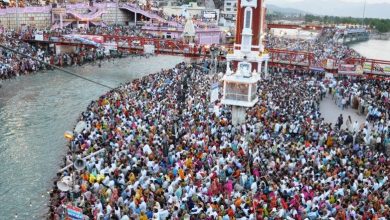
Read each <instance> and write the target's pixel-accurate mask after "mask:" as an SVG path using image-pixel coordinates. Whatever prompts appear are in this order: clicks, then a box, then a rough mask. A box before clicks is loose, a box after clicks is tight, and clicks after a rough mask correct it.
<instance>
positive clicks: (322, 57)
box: [266, 28, 361, 67]
mask: <svg viewBox="0 0 390 220" xmlns="http://www.w3.org/2000/svg"><path fill="white" fill-rule="evenodd" d="M337 36H339V29H337V28H324V29H323V30H322V31H321V33H320V34H319V35H318V36H316V37H314V38H309V39H297V38H288V37H285V36H276V35H272V34H268V35H267V39H266V47H267V48H279V49H286V50H290V51H307V52H311V53H313V55H314V62H315V65H317V66H318V67H321V66H322V67H324V66H325V65H326V61H327V60H328V59H332V60H333V61H334V65H338V64H339V62H340V61H342V60H344V59H347V58H360V57H361V56H360V55H359V54H358V53H357V52H356V51H354V50H353V49H352V48H350V47H348V46H347V45H344V44H342V43H341V42H339V40H338V37H337ZM285 56H288V55H285ZM299 57H300V56H297V59H299ZM301 57H302V59H304V56H303V55H302V56H301ZM283 59H285V60H288V59H289V58H288V57H284V58H283Z"/></svg>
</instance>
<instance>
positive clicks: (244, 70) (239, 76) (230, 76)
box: [222, 0, 269, 125]
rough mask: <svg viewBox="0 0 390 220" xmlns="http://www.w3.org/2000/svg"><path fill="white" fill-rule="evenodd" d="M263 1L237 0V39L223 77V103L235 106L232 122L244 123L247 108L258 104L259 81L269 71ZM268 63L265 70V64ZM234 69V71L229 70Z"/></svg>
mask: <svg viewBox="0 0 390 220" xmlns="http://www.w3.org/2000/svg"><path fill="white" fill-rule="evenodd" d="M263 1H264V0H238V9H237V23H236V39H235V44H234V48H233V53H230V54H228V55H227V56H226V58H227V69H226V74H225V76H224V77H223V79H222V80H223V98H222V103H223V104H225V105H231V106H232V123H233V124H234V125H237V124H241V123H243V122H245V116H246V112H245V108H248V107H253V106H254V105H255V104H256V103H257V101H258V97H257V96H258V95H257V82H258V81H259V80H260V79H261V77H260V74H261V73H262V71H264V73H265V74H267V72H268V69H267V68H268V67H267V66H268V59H269V56H268V54H264V46H263V44H262V39H263V30H264V25H263V24H264V18H265V8H264V2H263ZM263 62H265V65H264V70H262V63H263ZM230 65H232V66H233V70H232V69H231V68H230Z"/></svg>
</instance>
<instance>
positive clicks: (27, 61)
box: [0, 27, 123, 80]
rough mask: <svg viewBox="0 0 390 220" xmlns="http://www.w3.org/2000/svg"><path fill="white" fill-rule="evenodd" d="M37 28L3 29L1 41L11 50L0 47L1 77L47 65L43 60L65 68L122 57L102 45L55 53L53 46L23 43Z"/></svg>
mask: <svg viewBox="0 0 390 220" xmlns="http://www.w3.org/2000/svg"><path fill="white" fill-rule="evenodd" d="M38 31H40V30H38V29H34V28H30V27H29V28H27V29H26V30H23V31H15V30H8V29H2V32H1V33H0V43H1V44H2V45H3V46H5V47H7V48H10V49H12V50H9V49H6V48H3V47H2V48H0V61H1V62H0V80H6V79H11V78H14V77H16V76H19V75H26V74H31V73H34V72H36V71H38V70H43V69H48V68H50V66H49V65H46V64H45V63H47V64H50V65H56V66H60V67H64V66H72V65H82V64H85V63H87V62H98V61H99V62H101V60H103V59H106V58H108V59H109V58H111V57H122V56H123V54H122V53H112V52H109V53H108V52H107V51H105V49H104V48H102V47H98V48H94V47H78V48H77V50H75V51H73V52H62V53H56V52H55V50H54V49H50V48H47V47H40V46H39V45H38V46H36V45H33V44H30V43H27V42H25V40H26V39H31V38H32V37H33V36H34V34H35V33H37V32H38ZM65 31H66V30H64V32H65ZM95 31H97V30H95ZM56 33H57V32H54V33H53V36H56ZM22 54H23V55H22ZM25 55H27V56H28V57H26V56H25ZM41 61H43V62H45V63H42V62H41Z"/></svg>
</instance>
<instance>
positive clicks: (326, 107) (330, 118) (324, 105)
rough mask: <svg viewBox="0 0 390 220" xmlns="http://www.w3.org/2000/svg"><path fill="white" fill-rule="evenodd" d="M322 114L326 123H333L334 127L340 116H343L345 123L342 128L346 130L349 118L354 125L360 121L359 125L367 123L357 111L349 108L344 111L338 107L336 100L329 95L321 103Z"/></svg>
mask: <svg viewBox="0 0 390 220" xmlns="http://www.w3.org/2000/svg"><path fill="white" fill-rule="evenodd" d="M320 112H321V117H323V118H324V120H325V122H327V123H332V125H335V124H336V122H337V118H338V117H339V115H340V114H342V115H343V119H344V123H343V125H342V126H341V128H344V129H345V128H346V123H345V122H346V121H347V119H348V116H349V115H350V116H351V119H352V123H353V122H355V121H358V123H359V125H361V124H362V123H364V122H365V121H366V119H365V116H363V115H359V114H358V113H357V110H356V109H352V108H351V107H348V108H347V109H344V110H342V109H341V108H340V107H338V106H337V105H336V103H335V101H334V100H332V96H331V95H329V94H327V96H326V97H325V98H324V99H323V100H322V101H321V103H320Z"/></svg>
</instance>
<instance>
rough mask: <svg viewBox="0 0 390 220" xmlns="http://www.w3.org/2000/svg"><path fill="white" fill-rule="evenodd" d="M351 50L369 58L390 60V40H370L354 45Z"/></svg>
mask: <svg viewBox="0 0 390 220" xmlns="http://www.w3.org/2000/svg"><path fill="white" fill-rule="evenodd" d="M351 48H353V49H354V50H356V51H357V52H358V53H360V54H361V55H363V56H365V57H367V58H371V59H378V60H390V40H388V41H386V40H369V41H365V42H360V43H357V44H352V45H351Z"/></svg>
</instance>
